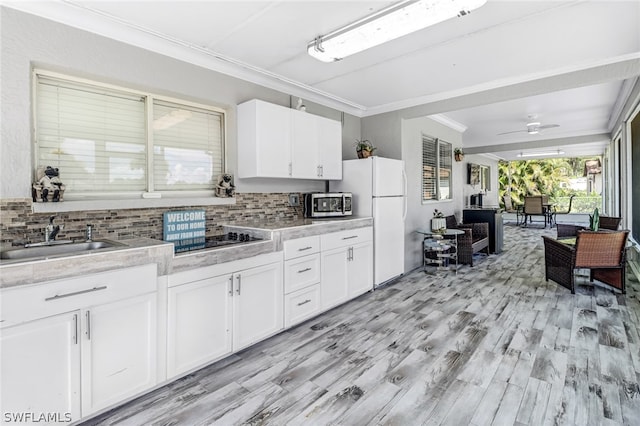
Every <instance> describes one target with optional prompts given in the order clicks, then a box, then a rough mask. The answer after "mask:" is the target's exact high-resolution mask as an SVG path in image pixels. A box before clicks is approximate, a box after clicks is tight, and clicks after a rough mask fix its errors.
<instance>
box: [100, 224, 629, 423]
mask: <svg viewBox="0 0 640 426" xmlns="http://www.w3.org/2000/svg"><path fill="white" fill-rule="evenodd" d="M505 234H506V235H505V249H504V252H503V253H502V254H500V255H491V256H488V257H487V256H484V255H480V256H479V258H478V262H477V264H475V266H474V267H473V268H470V267H468V266H464V267H461V268H460V270H459V271H458V274H457V275H454V274H453V273H452V272H443V271H440V272H436V273H435V274H425V273H424V272H423V271H414V272H413V273H411V274H408V275H407V276H405V277H403V278H401V279H400V280H399V281H397V282H396V283H395V284H393V285H389V286H386V287H384V288H382V289H379V290H376V291H374V292H371V293H368V294H365V295H363V296H361V297H359V298H358V299H356V300H354V301H351V302H349V303H347V304H345V305H343V306H340V307H338V308H336V309H334V310H332V311H330V312H327V313H324V314H323V315H321V316H319V317H317V318H315V319H313V320H311V321H308V322H306V323H304V324H301V325H300V326H298V327H296V328H293V329H290V330H288V331H286V332H284V333H281V334H280V335H278V336H275V337H273V338H271V339H268V340H267V341H265V342H262V343H259V344H258V345H255V346H253V347H251V348H249V349H247V350H245V351H243V352H241V353H238V354H235V355H232V356H230V357H229V358H226V359H225V360H223V361H220V362H218V363H216V364H213V365H211V366H209V367H207V368H204V369H202V370H200V371H198V372H196V373H194V374H192V375H190V376H188V377H185V378H183V379H181V380H179V381H177V382H174V383H172V384H170V385H168V386H166V387H164V388H161V389H158V390H157V391H154V392H152V393H151V394H148V395H146V396H143V397H141V398H139V399H137V400H135V401H132V402H130V403H128V404H126V405H124V406H122V407H120V408H118V409H116V410H113V411H111V412H109V413H106V414H105V415H103V416H102V417H100V418H97V419H94V420H92V421H90V422H88V423H91V424H101V425H150V424H153V425H208V424H220V425H237V424H247V425H314V426H315V425H328V424H330V425H456V426H458V425H478V426H479V425H536V426H537V425H556V424H557V425H621V424H625V425H639V424H640V387H639V385H638V383H640V334H639V333H640V299H639V297H638V296H639V294H640V285H639V284H638V282H637V280H636V279H635V278H634V277H633V276H632V274H630V273H628V279H627V285H628V291H627V294H626V295H620V294H614V293H613V292H612V291H610V290H607V289H605V288H602V287H599V286H593V285H591V284H590V283H588V281H587V280H586V278H583V279H581V281H580V282H581V285H580V286H579V287H578V289H577V292H576V294H575V295H572V294H571V293H570V292H569V291H568V290H566V289H565V288H562V287H560V286H558V285H556V284H555V283H554V282H552V281H549V282H545V280H544V260H543V254H544V252H543V250H544V248H543V243H542V238H541V235H543V234H544V235H555V230H553V231H552V230H541V229H531V228H530V229H523V228H520V227H515V226H506V227H505ZM474 263H475V262H474Z"/></svg>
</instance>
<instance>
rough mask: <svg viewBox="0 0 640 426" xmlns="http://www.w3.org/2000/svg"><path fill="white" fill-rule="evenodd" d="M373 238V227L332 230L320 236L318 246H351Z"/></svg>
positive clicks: (329, 248) (328, 247)
mask: <svg viewBox="0 0 640 426" xmlns="http://www.w3.org/2000/svg"><path fill="white" fill-rule="evenodd" d="M372 240H373V228H372V227H370V226H368V227H366V228H357V229H351V230H348V231H340V232H332V233H330V234H325V235H322V236H321V239H320V246H321V247H322V250H323V251H324V250H332V249H334V248H338V247H346V246H352V245H354V244H359V243H362V242H365V241H372Z"/></svg>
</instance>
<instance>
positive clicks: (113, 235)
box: [0, 193, 302, 245]
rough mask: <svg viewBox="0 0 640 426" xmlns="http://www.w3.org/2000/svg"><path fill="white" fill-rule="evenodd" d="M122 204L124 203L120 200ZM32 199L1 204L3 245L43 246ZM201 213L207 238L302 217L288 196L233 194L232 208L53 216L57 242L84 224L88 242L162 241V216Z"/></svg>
mask: <svg viewBox="0 0 640 426" xmlns="http://www.w3.org/2000/svg"><path fill="white" fill-rule="evenodd" d="M123 202H124V201H123ZM31 203H32V202H31V200H30V199H28V198H25V199H2V200H0V241H1V242H2V244H3V245H5V244H6V245H9V244H11V245H23V244H27V243H33V242H40V241H44V228H45V226H46V225H47V223H48V218H49V216H50V215H49V214H46V213H33V212H32V211H31ZM194 208H197V209H204V210H205V211H206V219H207V230H206V235H207V236H210V235H215V234H219V233H221V232H222V226H221V225H222V224H225V223H229V222H239V221H249V220H259V221H260V222H264V223H270V222H275V221H280V220H289V219H295V218H301V217H302V208H301V207H290V206H289V194H288V193H246V194H242V193H240V194H236V204H233V205H220V206H197V205H196V206H182V207H167V208H148V209H122V210H92V211H87V212H65V213H57V214H56V219H55V223H57V224H63V225H64V229H62V230H61V231H60V233H59V235H58V239H81V238H84V232H85V228H86V225H87V224H91V225H93V238H94V239H100V238H108V239H127V238H136V237H147V238H155V239H159V240H161V239H162V220H163V214H164V212H166V211H174V210H189V209H194Z"/></svg>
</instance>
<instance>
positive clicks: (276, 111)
mask: <svg viewBox="0 0 640 426" xmlns="http://www.w3.org/2000/svg"><path fill="white" fill-rule="evenodd" d="M290 111H291V110H289V109H288V108H283V107H281V106H278V105H273V104H270V103H267V102H261V101H257V100H253V101H249V102H245V103H243V104H241V105H238V176H239V177H290V176H291V114H290Z"/></svg>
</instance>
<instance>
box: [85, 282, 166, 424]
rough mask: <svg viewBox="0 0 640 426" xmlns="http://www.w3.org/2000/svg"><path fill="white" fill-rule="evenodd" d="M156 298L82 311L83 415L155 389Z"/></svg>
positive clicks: (127, 300)
mask: <svg viewBox="0 0 640 426" xmlns="http://www.w3.org/2000/svg"><path fill="white" fill-rule="evenodd" d="M156 297H157V295H156V293H151V294H145V295H142V296H137V297H133V298H130V299H125V300H121V301H118V302H114V303H109V304H105V305H99V306H95V307H93V308H91V309H87V310H84V311H83V314H82V320H83V332H82V336H81V342H82V345H81V346H82V363H81V364H82V414H83V416H86V415H88V414H91V413H94V412H96V411H98V410H101V409H103V408H106V407H108V406H110V405H113V404H116V403H118V402H119V401H122V400H124V399H126V398H128V397H130V396H133V395H136V394H138V393H140V392H142V391H144V390H145V389H148V388H151V387H152V386H154V385H155V384H156V335H157V333H156V321H155V319H156Z"/></svg>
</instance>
